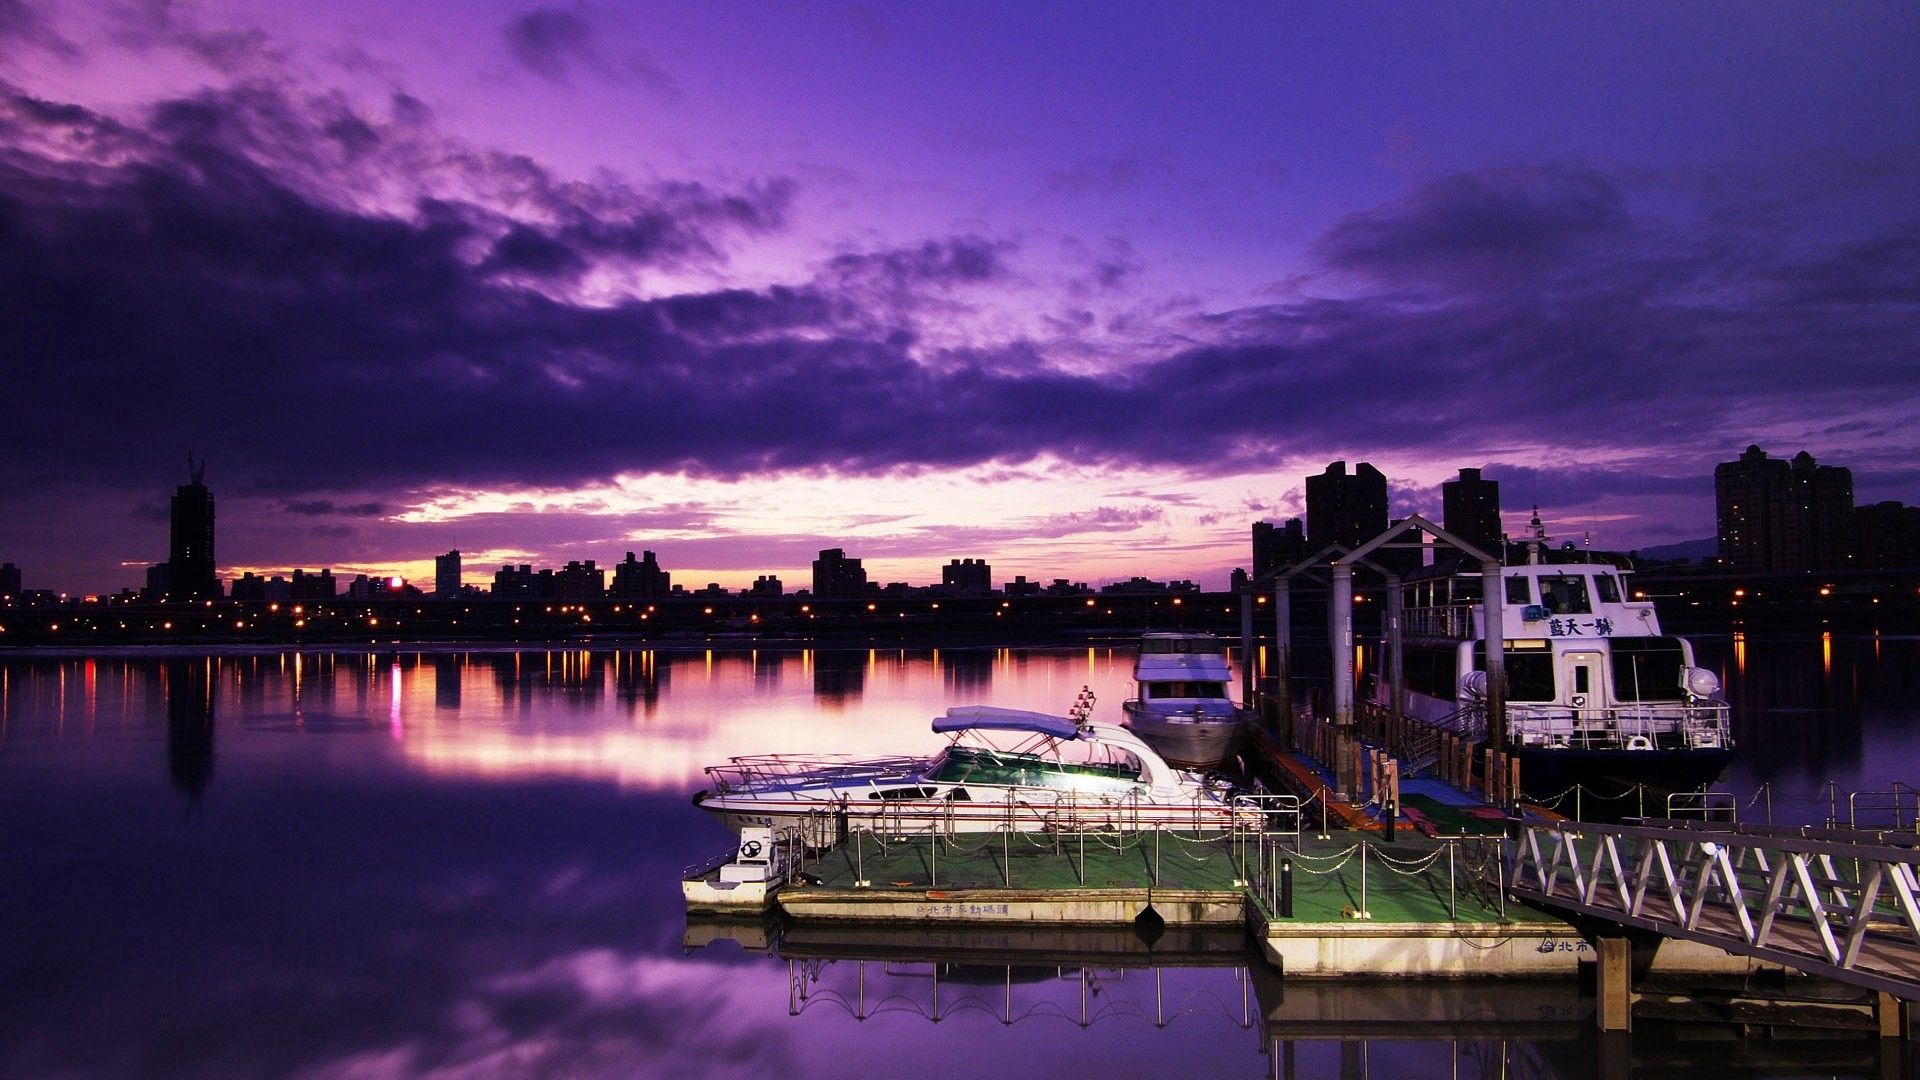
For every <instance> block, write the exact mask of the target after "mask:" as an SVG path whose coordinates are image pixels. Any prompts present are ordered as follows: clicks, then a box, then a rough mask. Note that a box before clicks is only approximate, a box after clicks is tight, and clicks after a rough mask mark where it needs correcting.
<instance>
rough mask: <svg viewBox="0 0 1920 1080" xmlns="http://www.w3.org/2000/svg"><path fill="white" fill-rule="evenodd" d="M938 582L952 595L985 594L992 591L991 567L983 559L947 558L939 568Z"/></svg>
mask: <svg viewBox="0 0 1920 1080" xmlns="http://www.w3.org/2000/svg"><path fill="white" fill-rule="evenodd" d="M940 584H941V585H942V586H944V587H945V588H946V590H947V591H948V593H949V594H951V595H953V596H987V595H990V594H991V593H992V592H993V568H992V567H990V566H988V565H987V560H985V559H949V560H947V565H945V566H943V567H941V568H940Z"/></svg>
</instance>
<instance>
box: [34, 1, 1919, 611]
mask: <svg viewBox="0 0 1920 1080" xmlns="http://www.w3.org/2000/svg"><path fill="white" fill-rule="evenodd" d="M1916 56H1920V9H1916V8H1915V7H1913V6H1912V5H1894V4H1846V3H1840V4H1834V3H1820V4H1811V3H1809V4H1791V3H1787V4H1768V5H1752V4H1729V5H1724V6H1723V5H1712V4H1697V5H1683V6H1681V7H1680V8H1679V9H1678V10H1674V9H1673V8H1672V6H1671V5H1646V6H1635V5H1622V4H1605V5H1598V4H1596V5H1578V4H1573V5H1566V4H1559V5H1550V6H1535V5H1517V4H1500V5H1474V4H1446V5H1439V4H1434V5H1405V4H1388V5H1378V6H1369V5H1362V4H1340V5H1329V4H1311V5H1301V6H1298V7H1287V6H1282V5H1272V4H1249V5H1245V6H1240V7H1236V6H1231V5H1201V6H1200V9H1199V10H1198V11H1195V10H1190V9H1189V8H1186V7H1181V6H1179V5H1165V4H1154V5H1144V4H1143V5H1123V4H1113V3H1101V4H1093V3H1084V4H1064V3H1062V4H1052V3H1045V4H1034V3H1019V4H1006V5H997V6H996V5H988V4H973V5H966V6H964V7H953V6H946V5H898V6H879V5H876V6H872V7H865V6H860V5H844V6H842V5H827V4H821V5H793V6H777V5H760V4H756V5H751V6H733V5H728V4H717V3H709V2H702V3H697V4H684V5H679V4H670V5H649V6H648V7H646V8H640V7H636V6H631V5H622V4H612V3H608V4H595V5H571V6H555V7H537V6H528V5H524V4H498V3H469V4H462V5H443V4H421V5H415V6H413V7H411V8H407V9H402V10H396V5H393V4H391V3H368V2H362V0H333V2H330V3H327V4H319V5H315V4H301V5H289V4H252V5H244V4H216V3H207V4H188V3H171V4H169V3H164V2H154V3H111V2H109V3H104V4H88V5H79V4H54V3H37V2H35V0H0V312H4V321H0V326H4V329H0V370H3V372H4V376H3V378H4V381H3V382H0V386H3V387H4V413H5V416H6V422H5V423H4V424H0V454H4V460H5V462H6V467H5V470H4V474H3V475H0V559H4V560H10V561H13V562H17V563H19V564H21V566H22V567H23V568H24V570H25V572H26V577H27V582H26V583H27V585H28V587H30V588H31V587H52V588H62V589H71V590H86V591H94V590H109V589H113V588H117V587H119V586H122V585H131V584H137V583H138V582H139V580H140V577H141V568H142V567H144V565H146V564H147V563H150V562H153V561H156V560H158V559H161V558H163V557H164V556H165V547H166V533H165V506H166V497H167V495H168V494H169V493H170V492H171V489H172V486H173V485H174V484H177V483H179V482H181V480H182V478H183V476H184V473H185V457H186V453H187V451H188V450H189V449H191V450H193V451H195V452H196V453H199V454H204V455H205V456H207V457H208V458H209V459H210V460H211V466H210V468H209V471H208V480H209V483H210V485H211V486H212V487H213V488H214V490H215V492H216V493H217V495H218V498H219V507H220V510H219V512H220V525H221V529H220V536H219V549H218V550H219V555H220V563H221V566H222V569H223V571H227V572H232V573H237V572H239V571H241V570H243V569H254V570H260V571H267V572H283V571H284V570H286V569H287V568H290V567H293V566H308V567H315V566H321V565H330V566H333V567H335V568H336V570H337V571H344V572H348V573H351V572H354V571H359V570H365V571H372V572H391V571H398V572H401V573H406V574H410V575H420V574H423V573H424V572H426V571H427V570H428V568H429V567H430V559H431V556H432V555H433V554H434V553H436V552H439V551H444V550H446V549H448V548H451V547H458V548H460V549H462V550H463V551H465V552H467V553H468V555H467V564H468V577H469V580H473V581H480V580H483V579H484V577H485V575H486V574H487V573H488V572H490V568H491V566H494V565H498V564H499V563H500V562H503V561H508V560H511V561H514V562H540V563H551V562H556V561H562V560H565V559H570V558H597V559H599V560H601V561H602V562H611V561H614V560H617V559H618V558H619V557H620V556H621V554H622V553H623V552H625V551H627V550H630V549H631V550H638V549H641V548H651V549H653V550H655V551H657V552H659V555H660V559H661V561H662V563H663V564H664V565H665V566H667V568H668V569H670V570H672V571H674V572H675V575H676V580H678V581H682V582H685V583H687V584H690V585H701V584H705V583H706V582H708V581H719V582H721V583H723V584H728V585H732V586H739V585H743V584H746V583H747V582H750V581H751V580H752V578H753V577H754V576H755V575H756V574H758V573H765V572H773V573H777V574H779V575H780V576H781V577H783V578H784V579H785V580H786V581H787V582H788V584H789V586H793V585H801V584H805V583H806V580H807V575H806V571H805V567H806V565H807V563H808V562H809V561H810V560H811V558H812V557H813V553H814V551H815V550H816V549H818V548H821V547H827V546H844V547H846V548H847V549H849V553H850V554H853V555H857V556H861V557H864V558H865V559H866V561H867V564H868V567H869V569H870V571H871V572H872V574H873V576H875V577H877V578H879V579H882V580H909V581H915V582H926V581H929V580H937V578H938V573H939V570H938V568H939V566H940V565H941V564H943V563H944V562H945V561H946V560H947V559H949V558H953V557H985V558H987V559H989V560H990V561H991V562H992V563H993V565H994V568H995V577H996V579H1004V578H1007V577H1011V576H1012V575H1014V574H1026V575H1027V576H1029V577H1035V578H1043V579H1045V578H1052V577H1057V576H1073V577H1075V578H1081V579H1088V580H1093V581H1103V580H1108V579H1112V578H1115V577H1125V576H1128V575H1131V574H1134V573H1147V574H1154V575H1158V576H1188V577H1193V578H1195V579H1197V580H1199V581H1201V582H1202V583H1203V584H1206V585H1209V586H1215V587H1217V586H1220V585H1223V584H1224V582H1225V579H1226V574H1227V571H1228V570H1229V569H1230V568H1231V567H1232V566H1235V565H1244V564H1245V562H1246V561H1247V558H1248V556H1247V544H1246V536H1247V527H1248V525H1249V524H1250V523H1251V522H1252V521H1254V520H1256V519H1259V518H1262V517H1284V516H1290V515H1295V514H1298V513H1300V512H1301V510H1302V506H1301V500H1302V482H1301V481H1302V477H1303V476H1304V475H1305V474H1307V473H1309V472H1318V471H1319V470H1320V469H1321V468H1322V467H1324V465H1325V464H1326V462H1328V461H1330V460H1332V459H1335V458H1346V459H1348V460H1350V461H1352V460H1360V459H1365V460H1370V461H1372V462H1373V463H1374V464H1375V465H1377V466H1378V467H1380V468H1381V470H1382V471H1384V472H1385V473H1386V474H1387V475H1388V477H1389V478H1390V480H1391V482H1392V483H1393V485H1394V501H1395V507H1396V510H1398V511H1404V510H1421V511H1424V512H1427V513H1429V514H1432V515H1434V516H1437V515H1438V511H1439V506H1438V502H1439V500H1438V491H1437V487H1436V485H1437V484H1438V483H1439V482H1440V481H1441V480H1443V479H1445V478H1447V477H1448V476H1450V475H1452V474H1453V471H1454V470H1455V469H1457V468H1459V467H1461V466H1482V467H1485V468H1487V469H1488V470H1489V475H1491V476H1492V477H1494V478H1496V479H1499V480H1500V481H1501V482H1502V484H1503V495H1504V499H1505V502H1506V506H1507V510H1508V520H1509V523H1510V525H1511V526H1513V527H1516V528H1517V527H1518V525H1519V524H1520V523H1521V522H1522V521H1523V520H1524V518H1525V515H1526V513H1527V507H1528V506H1529V505H1530V504H1532V503H1535V502H1537V503H1539V504H1540V505H1541V506H1542V508H1543V513H1544V514H1545V515H1546V516H1547V517H1548V519H1549V521H1550V523H1551V524H1552V525H1553V527H1554V530H1555V532H1556V533H1557V534H1558V535H1561V536H1565V537H1574V536H1578V535H1580V534H1581V533H1583V532H1585V533H1591V535H1592V537H1593V541H1594V543H1595V544H1596V545H1599V546H1607V547H1618V548H1633V547H1640V546H1647V545H1654V544H1661V543H1669V542H1673V541H1676V540H1683V539H1690V538H1695V537H1702V536H1707V535H1710V534H1711V533H1712V531H1713V521H1712V480H1711V473H1712V466H1713V464H1714V463H1715V462H1718V461H1722V460H1727V459H1730V458H1732V457H1733V456H1735V455H1736V454H1737V453H1738V452H1739V451H1740V450H1741V449H1742V448H1743V447H1745V446H1746V444H1747V443H1749V442H1753V441H1758V442H1759V443H1761V444H1762V445H1763V446H1765V447H1766V448H1767V449H1768V450H1770V451H1772V452H1774V453H1776V454H1779V455H1791V454H1792V453H1794V452H1796V451H1798V450H1801V449H1803V448H1804V449H1808V450H1811V451H1812V452H1813V453H1814V454H1815V455H1816V456H1818V457H1819V458H1820V459H1821V460H1822V461H1825V462H1828V463H1833V464H1845V465H1850V466H1851V467H1852V468H1853V470H1854V476H1855V484H1856V490H1857V495H1858V497H1859V499H1860V500H1861V501H1874V500H1879V499H1888V498H1897V499H1902V500H1905V501H1909V502H1912V501H1920V465H1916V460H1917V456H1916V452H1915V451H1916V442H1917V441H1920V440H1917V439H1916V437H1915V435H1914V434H1913V433H1912V424H1911V420H1912V418H1913V417H1914V416H1916V415H1920V62H1916V61H1915V59H1914V58H1915V57H1916Z"/></svg>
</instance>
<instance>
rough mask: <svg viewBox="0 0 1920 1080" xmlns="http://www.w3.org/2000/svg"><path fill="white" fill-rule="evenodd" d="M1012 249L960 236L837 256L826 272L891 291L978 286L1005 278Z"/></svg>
mask: <svg viewBox="0 0 1920 1080" xmlns="http://www.w3.org/2000/svg"><path fill="white" fill-rule="evenodd" d="M1010 250H1011V245H1009V244H1005V243H996V242H994V241H990V240H986V239H982V238H981V237H977V236H957V237H953V238H951V239H946V240H928V241H926V242H925V243H922V244H919V245H917V246H914V247H904V248H893V249H889V250H884V251H867V252H849V253H846V254H842V255H836V256H834V257H833V258H832V259H830V260H828V261H827V265H826V272H827V273H828V274H829V275H831V276H833V277H835V278H839V279H841V280H844V281H861V282H867V283H871V284H877V285H883V286H887V287H892V288H908V287H915V286H928V285H930V286H935V287H950V286H955V285H975V284H979V283H981V282H985V281H992V280H994V279H996V278H999V277H1001V276H1003V275H1004V274H1005V273H1006V265H1005V262H1004V258H1005V256H1006V254H1007V253H1008V252H1009V251H1010Z"/></svg>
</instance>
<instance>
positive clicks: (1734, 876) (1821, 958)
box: [1507, 818, 1920, 1001]
mask: <svg viewBox="0 0 1920 1080" xmlns="http://www.w3.org/2000/svg"><path fill="white" fill-rule="evenodd" d="M1520 829H1521V835H1520V837H1519V842H1518V843H1516V844H1514V845H1513V847H1512V855H1511V862H1510V866H1509V875H1508V879H1507V880H1508V883H1509V884H1508V889H1509V892H1510V894H1511V895H1512V896H1514V897H1517V898H1519V899H1522V900H1527V901H1530V902H1532V903H1534V904H1536V905H1540V906H1542V907H1545V908H1548V909H1551V910H1558V911H1565V912H1576V913H1578V914H1581V915H1585V916H1590V917H1592V918H1595V919H1600V920H1605V921H1608V922H1611V923H1614V924H1617V925H1620V926H1624V927H1635V928H1638V929H1641V930H1650V931H1653V932H1655V933H1658V934H1661V935H1664V936H1666V937H1670V938H1680V939H1685V940H1688V941H1697V942H1701V943H1704V944H1707V945H1711V946H1714V947H1715V948H1719V949H1723V950H1725V951H1727V952H1729V953H1734V954H1737V955H1742V956H1749V957H1753V958H1756V959H1759V960H1763V961H1767V962H1769V963H1775V964H1780V965H1782V966H1784V967H1787V968H1791V969H1794V970H1798V971H1802V972H1805V973H1807V974H1810V975H1821V976H1825V977H1827V978H1830V979H1835V980H1838V981H1840V982H1845V983H1850V984H1852V985H1855V986H1860V987H1864V988H1866V989H1869V990H1873V991H1878V992H1880V993H1882V994H1891V995H1893V996H1895V997H1899V998H1903V999H1906V1000H1908V1001H1913V1000H1920V883H1917V882H1916V869H1920V835H1916V834H1915V833H1914V832H1912V831H1893V830H1875V829H1858V828H1815V827H1810V826H1809V827H1796V826H1786V825H1781V826H1774V825H1740V824H1734V823H1730V822H1724V821H1711V820H1707V821H1702V820H1697V819H1695V820H1680V819H1672V818H1663V819H1646V820H1641V821H1639V822H1638V823H1637V824H1631V823H1630V824H1621V825H1610V824H1597V823H1594V822H1581V821H1533V820H1529V821H1527V822H1524V823H1523V824H1522V825H1521V826H1520ZM1605 952H1606V951H1605V950H1603V951H1602V958H1603V960H1604V959H1605Z"/></svg>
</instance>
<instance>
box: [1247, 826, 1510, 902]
mask: <svg viewBox="0 0 1920 1080" xmlns="http://www.w3.org/2000/svg"><path fill="white" fill-rule="evenodd" d="M1505 846H1506V838H1505V837H1502V836H1487V837H1481V836H1450V837H1443V838H1441V840H1440V842H1439V845H1438V846H1437V847H1435V848H1433V849H1432V850H1430V851H1428V852H1426V853H1425V854H1423V855H1417V856H1414V857H1412V858H1405V857H1400V856H1397V855H1393V854H1389V853H1388V851H1387V849H1386V848H1384V847H1383V846H1381V845H1377V844H1374V843H1372V842H1370V841H1367V840H1356V841H1354V842H1352V843H1349V844H1348V845H1347V846H1346V847H1344V848H1341V849H1339V850H1337V851H1332V852H1325V853H1320V854H1309V853H1307V852H1305V851H1303V850H1301V849H1300V846H1299V845H1298V844H1297V843H1295V844H1291V845H1290V844H1287V843H1285V842H1284V841H1283V839H1282V838H1279V837H1273V836H1261V837H1259V838H1258V839H1257V844H1256V848H1255V852H1254V858H1253V860H1252V862H1251V864H1250V866H1249V873H1248V881H1247V884H1248V887H1249V888H1250V890H1251V891H1252V893H1253V896H1254V898H1255V899H1256V900H1257V901H1258V902H1259V903H1260V904H1261V905H1262V907H1263V908H1264V909H1265V913H1266V915H1267V917H1268V918H1269V919H1278V920H1286V919H1291V918H1293V906H1294V904H1293V888H1294V886H1293V878H1294V874H1295V873H1296V872H1298V873H1302V874H1307V875H1313V876H1327V875H1332V874H1339V873H1341V872H1342V871H1343V870H1345V869H1346V868H1347V867H1348V866H1356V865H1357V872H1356V884H1357V890H1358V891H1357V894H1356V896H1355V901H1356V903H1355V906H1354V908H1353V911H1352V914H1351V916H1350V917H1351V918H1354V919H1361V920H1365V919H1371V918H1372V917H1373V912H1372V910H1371V908H1370V906H1369V904H1370V899H1371V897H1372V892H1373V889H1372V878H1373V876H1374V875H1375V874H1376V873H1388V874H1392V875H1396V876H1398V877H1404V878H1423V877H1427V876H1429V875H1438V874H1441V873H1444V874H1445V875H1446V880H1447V885H1446V898H1447V900H1446V910H1447V918H1448V919H1450V920H1455V921H1457V920H1458V919H1459V917H1460V901H1461V899H1462V898H1463V897H1472V898H1473V899H1475V900H1476V901H1477V902H1479V903H1481V904H1482V905H1483V906H1485V907H1486V908H1488V909H1489V910H1492V911H1494V912H1496V913H1497V916H1498V918H1500V919H1502V920H1504V919H1505V918H1506V896H1505V873H1506V869H1505V864H1506V858H1505Z"/></svg>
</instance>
